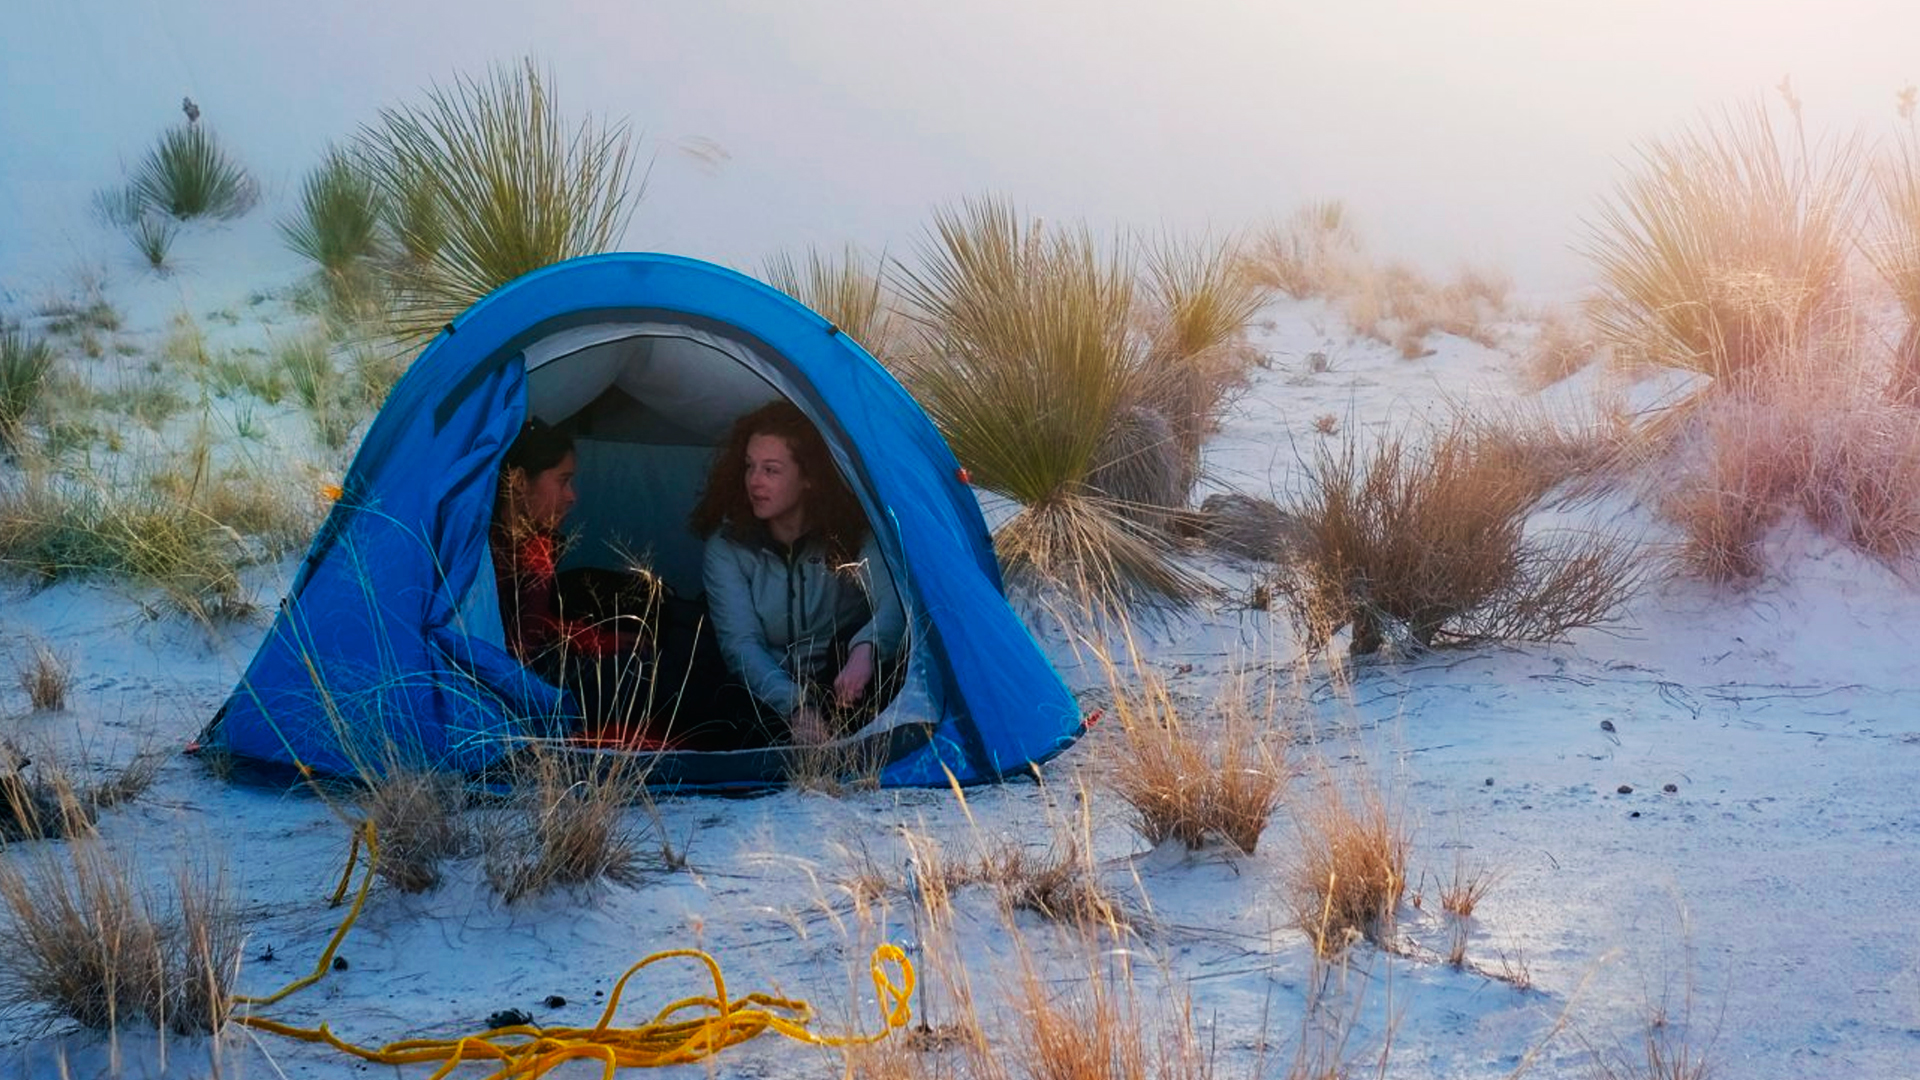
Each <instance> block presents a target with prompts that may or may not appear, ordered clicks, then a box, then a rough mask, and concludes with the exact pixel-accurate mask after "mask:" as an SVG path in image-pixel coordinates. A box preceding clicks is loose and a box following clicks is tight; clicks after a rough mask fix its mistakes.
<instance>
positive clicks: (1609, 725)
mask: <svg viewBox="0 0 1920 1080" xmlns="http://www.w3.org/2000/svg"><path fill="white" fill-rule="evenodd" d="M1600 730H1601V731H1612V730H1613V721H1611V720H1602V721H1600Z"/></svg>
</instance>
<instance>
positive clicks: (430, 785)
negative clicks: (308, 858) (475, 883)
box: [356, 767, 469, 893]
mask: <svg viewBox="0 0 1920 1080" xmlns="http://www.w3.org/2000/svg"><path fill="white" fill-rule="evenodd" d="M356 802H357V805H358V807H359V810H360V813H361V814H362V816H364V817H365V818H366V820H367V821H369V822H371V823H372V824H373V826H374V828H375V830H376V835H377V836H379V838H380V861H379V863H378V864H377V865H376V866H375V867H374V871H375V872H376V873H378V874H379V875H380V877H381V878H383V879H384V880H385V881H386V882H387V883H388V884H390V885H392V886H394V887H395V888H397V889H399V890H400V891H401V892H408V893H420V892H426V891H428V890H430V889H433V888H435V887H437V886H438V885H439V884H440V864H441V863H442V862H443V861H445V860H446V859H449V858H454V857H456V856H458V855H460V854H462V853H463V852H465V851H466V849H467V847H468V841H469V833H468V830H467V827H466V824H465V822H463V821H462V820H461V818H460V811H461V810H462V808H463V807H464V806H465V804H466V792H465V790H464V788H463V787H462V786H461V783H460V781H459V779H458V778H456V777H453V776H449V775H447V774H446V773H438V772H427V771H422V770H416V769H405V768H398V767H396V768H391V769H388V770H387V771H386V772H384V773H383V774H382V775H380V776H378V777H375V778H372V779H369V780H368V782H367V787H366V790H365V791H363V792H361V793H360V796H359V798H358V799H357V800H356Z"/></svg>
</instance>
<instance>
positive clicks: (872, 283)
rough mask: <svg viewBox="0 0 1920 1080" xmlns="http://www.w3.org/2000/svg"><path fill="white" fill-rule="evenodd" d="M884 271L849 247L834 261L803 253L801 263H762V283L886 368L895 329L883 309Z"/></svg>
mask: <svg viewBox="0 0 1920 1080" xmlns="http://www.w3.org/2000/svg"><path fill="white" fill-rule="evenodd" d="M885 267H886V264H885V263H884V262H882V263H874V264H871V265H870V264H869V262H868V260H867V258H866V256H864V255H862V254H861V253H860V249H858V248H856V247H853V246H851V245H849V246H848V247H847V248H846V250H844V251H842V252H841V253H840V256H839V257H838V258H834V257H833V256H831V255H826V254H823V253H821V252H820V251H818V250H816V249H812V248H809V249H808V250H807V254H806V258H805V260H804V261H801V260H797V259H795V258H794V256H792V255H791V254H787V253H785V252H783V253H781V254H779V255H776V256H774V257H773V258H771V259H768V260H767V267H766V278H767V284H769V285H771V286H773V287H774V288H776V289H779V290H780V291H781V292H783V293H786V294H787V295H788V296H791V297H793V298H794V299H795V300H798V301H800V302H801V303H803V304H805V305H807V307H809V308H811V309H812V310H813V311H814V312H815V313H816V314H818V315H820V317H822V318H824V319H826V320H827V321H828V322H830V323H832V324H833V325H834V326H836V327H838V328H839V330H840V332H841V333H843V334H845V335H847V336H848V337H850V338H852V339H853V340H854V341H857V342H859V343H860V346H861V347H862V348H864V349H866V350H867V352H869V353H871V354H873V356H874V357H875V358H877V359H878V360H880V362H881V363H889V358H890V357H891V356H892V354H893V352H894V348H895V345H896V341H895V339H896V337H897V336H898V334H899V328H898V327H897V326H896V325H895V319H894V315H893V312H892V310H891V308H890V306H889V303H888V301H889V296H888V292H887V284H886V272H885Z"/></svg>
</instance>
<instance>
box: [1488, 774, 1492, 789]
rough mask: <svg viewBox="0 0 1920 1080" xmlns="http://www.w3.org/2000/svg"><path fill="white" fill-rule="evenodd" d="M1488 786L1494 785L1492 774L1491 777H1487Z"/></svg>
mask: <svg viewBox="0 0 1920 1080" xmlns="http://www.w3.org/2000/svg"><path fill="white" fill-rule="evenodd" d="M1487 786H1488V787H1492V786H1493V777H1491V776H1489V777H1487Z"/></svg>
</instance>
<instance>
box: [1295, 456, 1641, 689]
mask: <svg viewBox="0 0 1920 1080" xmlns="http://www.w3.org/2000/svg"><path fill="white" fill-rule="evenodd" d="M1559 479H1560V477H1559V476H1556V475H1553V474H1552V473H1550V472H1548V471H1546V470H1544V469H1542V468H1541V467H1540V466H1539V463H1538V462H1535V461H1532V460H1529V459H1528V458H1527V457H1526V455H1524V454H1522V453H1517V452H1516V450H1515V445H1514V444H1513V443H1511V442H1509V441H1507V440H1504V439H1499V438H1494V437H1491V436H1489V435H1488V434H1487V433H1486V432H1484V431H1478V430H1476V429H1475V428H1474V427H1473V426H1471V425H1469V424H1464V423H1456V424H1455V425H1454V426H1452V427H1451V428H1449V429H1447V430H1446V431H1444V432H1443V433H1441V434H1440V436H1439V437H1438V438H1437V439H1436V440H1435V441H1434V442H1433V444H1432V445H1431V446H1426V447H1418V446H1415V445H1413V444H1412V443H1411V442H1410V441H1409V436H1408V435H1407V434H1405V433H1397V434H1394V433H1389V434H1383V435H1381V436H1379V437H1378V438H1377V439H1376V441H1375V444H1374V446H1373V447H1372V448H1371V450H1370V451H1369V452H1368V453H1367V454H1365V455H1363V454H1362V453H1361V451H1360V449H1359V446H1358V444H1357V442H1356V441H1355V439H1354V438H1353V437H1352V436H1351V435H1349V436H1347V437H1346V438H1345V439H1343V440H1342V445H1341V447H1340V448H1339V449H1337V450H1336V449H1324V448H1323V449H1321V450H1319V451H1318V452H1317V453H1316V455H1315V457H1314V458H1313V459H1312V460H1311V461H1310V462H1308V463H1307V466H1306V478H1305V481H1304V490H1303V491H1301V492H1300V493H1299V494H1297V495H1296V496H1295V497H1294V498H1293V500H1292V504H1291V506H1290V507H1289V513H1290V514H1291V515H1292V516H1293V518H1294V519H1295V520H1296V522H1297V523H1298V533H1297V537H1296V541H1295V544H1294V549H1293V551H1294V558H1293V560H1292V561H1291V563H1290V564H1289V565H1288V566H1287V568H1286V571H1285V573H1284V574H1283V576H1282V577H1281V580H1280V582H1279V585H1280V589H1281V591H1282V592H1283V593H1284V594H1285V596H1286V597H1287V600H1288V603H1289V606H1290V608H1291V610H1292V614H1293V617H1294V620H1295V622H1296V624H1297V625H1298V626H1299V627H1300V629H1301V631H1302V633H1303V634H1304V635H1305V637H1306V639H1307V642H1308V644H1309V645H1310V646H1311V647H1315V648H1318V647H1321V646H1323V645H1324V644H1325V643H1326V642H1327V641H1328V639H1329V638H1331V636H1332V635H1333V634H1334V633H1335V632H1337V631H1338V630H1339V629H1340V628H1341V627H1342V626H1346V625H1351V627H1352V638H1351V643H1350V648H1351V651H1352V652H1354V653H1355V654H1366V653H1372V652H1375V651H1377V650H1378V649H1379V648H1380V646H1381V645H1382V644H1383V643H1384V641H1385V640H1386V637H1387V635H1388V634H1389V633H1391V632H1393V631H1394V630H1395V629H1403V630H1404V632H1405V633H1406V634H1407V635H1408V637H1410V638H1411V639H1412V641H1413V642H1414V643H1416V644H1417V645H1419V646H1421V647H1426V646H1432V645H1436V644H1447V643H1451V644H1461V643H1470V642H1481V641H1493V640H1515V639H1518V640H1553V639H1556V638H1558V637H1560V636H1561V635H1564V634H1565V633H1566V632H1567V631H1569V630H1573V629H1575V628H1578V627H1583V626H1593V625H1596V624H1601V623H1604V622H1606V621H1607V620H1609V619H1611V618H1613V617H1614V616H1615V615H1616V614H1617V613H1618V611H1619V609H1620V607H1621V605H1622V604H1624V602H1625V601H1626V600H1627V598H1628V597H1629V596H1630V595H1631V594H1632V591H1633V589H1634V588H1635V586H1636V585H1637V583H1638V571H1637V570H1636V566H1635V561H1634V559H1633V555H1632V552H1631V550H1630V548H1629V546H1628V545H1627V544H1626V543H1625V542H1623V541H1622V540H1619V539H1617V538H1613V537H1609V536H1606V535H1603V534H1599V533H1575V532H1556V533H1551V534H1548V535H1546V536H1544V537H1538V538H1529V537H1528V536H1527V535H1526V522H1527V518H1528V516H1529V514H1530V513H1531V512H1532V510H1533V509H1534V508H1535V507H1536V506H1537V505H1538V504H1539V502H1540V499H1541V497H1542V496H1543V495H1544V494H1545V493H1546V491H1547V490H1548V489H1549V488H1551V487H1552V486H1553V484H1554V483H1555V482H1557V481H1558V480H1559Z"/></svg>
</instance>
